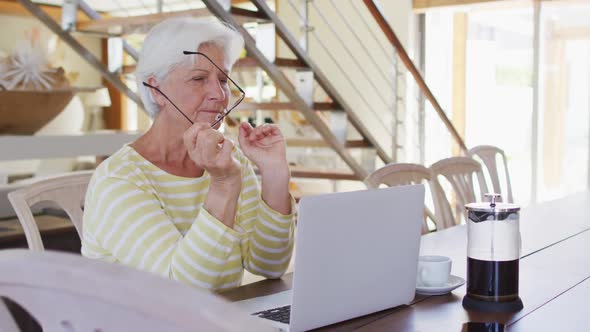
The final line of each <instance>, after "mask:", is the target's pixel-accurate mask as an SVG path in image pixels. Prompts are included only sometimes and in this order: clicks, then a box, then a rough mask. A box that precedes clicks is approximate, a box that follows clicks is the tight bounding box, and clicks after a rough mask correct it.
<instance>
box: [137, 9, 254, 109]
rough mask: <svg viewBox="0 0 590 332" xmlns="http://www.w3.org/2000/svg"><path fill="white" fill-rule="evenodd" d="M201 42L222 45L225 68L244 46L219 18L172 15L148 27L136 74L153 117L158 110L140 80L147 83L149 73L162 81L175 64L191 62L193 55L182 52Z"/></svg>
mask: <svg viewBox="0 0 590 332" xmlns="http://www.w3.org/2000/svg"><path fill="white" fill-rule="evenodd" d="M203 43H214V44H215V45H218V46H219V47H221V48H222V50H223V53H224V59H225V63H224V64H223V65H224V66H225V68H228V69H229V68H231V67H232V66H233V65H234V63H235V62H236V60H237V59H238V57H239V55H240V52H241V50H242V48H243V47H244V39H243V38H242V36H241V35H240V34H239V33H238V32H237V31H235V30H234V29H233V28H232V27H231V26H229V25H226V24H224V23H221V22H220V21H218V20H212V19H203V18H192V17H181V18H171V19H167V20H165V21H163V22H161V23H159V24H158V25H156V26H154V27H153V28H152V29H151V30H150V32H149V33H148V35H147V36H146V38H145V40H144V42H143V46H142V48H141V54H140V55H139V61H138V62H137V68H136V71H135V77H136V80H137V89H138V91H139V95H140V97H141V101H142V102H143V105H144V107H145V110H146V111H147V112H148V114H149V115H150V117H151V118H152V119H153V118H155V117H156V115H157V114H158V112H159V111H160V109H159V107H158V105H157V104H156V101H155V100H154V98H153V96H152V94H151V93H150V91H149V90H150V88H148V87H146V86H144V85H143V84H142V82H147V80H148V78H150V77H151V76H153V77H154V78H155V79H156V80H157V81H158V82H162V80H164V79H165V78H166V76H167V75H168V73H169V72H170V71H171V70H172V69H174V67H175V66H177V65H180V64H188V63H191V62H190V61H194V57H192V56H188V55H184V54H183V53H182V51H197V49H198V48H199V46H200V45H201V44H203Z"/></svg>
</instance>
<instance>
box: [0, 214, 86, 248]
mask: <svg viewBox="0 0 590 332" xmlns="http://www.w3.org/2000/svg"><path fill="white" fill-rule="evenodd" d="M35 221H36V222H37V226H38V227H39V232H40V233H41V238H42V239H43V245H44V246H45V249H50V250H59V251H68V252H74V253H80V245H81V244H80V238H79V237H78V233H77V232H76V229H75V228H74V225H73V224H72V222H71V221H70V220H69V219H68V218H67V217H64V216H62V215H59V214H41V215H36V216H35ZM10 248H28V245H27V239H26V238H25V233H24V231H23V229H22V227H21V225H20V223H19V221H18V219H16V218H10V219H0V249H10Z"/></svg>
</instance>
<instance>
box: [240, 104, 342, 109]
mask: <svg viewBox="0 0 590 332" xmlns="http://www.w3.org/2000/svg"><path fill="white" fill-rule="evenodd" d="M312 108H313V109H314V110H316V111H332V110H333V111H340V110H339V107H338V105H336V104H335V103H313V107H312ZM237 109H238V110H240V111H256V110H262V111H281V110H282V111H288V110H297V107H295V106H294V105H293V104H292V103H279V102H274V103H251V102H242V103H241V104H240V106H238V108H237Z"/></svg>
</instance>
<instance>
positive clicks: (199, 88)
mask: <svg viewBox="0 0 590 332" xmlns="http://www.w3.org/2000/svg"><path fill="white" fill-rule="evenodd" d="M198 51H199V52H201V53H204V54H206V55H207V56H208V57H209V58H210V59H211V60H212V61H213V62H215V64H216V65H217V66H219V67H220V68H222V69H224V70H225V72H226V74H229V68H224V62H225V61H224V60H225V57H224V54H223V50H222V49H221V48H220V47H218V46H216V45H214V44H202V45H201V46H200V47H199V49H198ZM185 56H186V57H194V64H189V65H181V66H177V67H176V68H174V69H173V70H172V71H170V73H169V74H168V76H167V77H166V78H165V79H164V81H163V82H162V84H161V86H160V89H161V90H162V91H163V92H164V93H166V95H167V96H168V97H169V98H170V99H171V100H172V101H173V102H174V103H175V104H176V106H178V108H180V110H181V111H183V112H184V113H185V114H186V115H187V116H188V117H189V119H191V120H192V121H193V122H208V123H213V122H215V120H216V118H215V117H216V116H217V115H218V114H223V111H224V109H225V108H227V104H228V101H229V98H228V96H229V93H230V91H229V85H228V83H229V82H228V79H227V77H225V76H224V75H223V74H222V73H221V72H220V71H219V70H218V69H217V68H215V66H214V65H213V64H212V63H211V62H210V61H209V60H207V59H206V58H205V57H203V56H201V55H196V54H195V55H185ZM160 97H161V96H160ZM158 103H160V105H162V106H163V107H164V109H162V110H163V111H168V112H174V114H173V116H174V117H176V118H178V119H179V121H185V122H186V123H187V125H188V121H186V119H184V117H183V116H182V114H179V113H178V111H177V110H176V109H175V108H174V106H172V105H170V103H169V102H168V101H166V100H162V98H160V100H159V101H158ZM218 126H219V125H217V127H218Z"/></svg>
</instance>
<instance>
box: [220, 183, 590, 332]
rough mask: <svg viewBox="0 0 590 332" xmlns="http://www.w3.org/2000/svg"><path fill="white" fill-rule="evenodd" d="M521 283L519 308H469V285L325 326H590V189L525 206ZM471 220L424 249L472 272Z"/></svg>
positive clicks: (280, 286)
mask: <svg viewBox="0 0 590 332" xmlns="http://www.w3.org/2000/svg"><path fill="white" fill-rule="evenodd" d="M520 222H521V234H522V254H521V261H520V290H519V294H520V297H521V298H522V300H523V302H524V309H523V310H521V311H520V312H518V313H515V314H487V313H481V312H467V311H466V310H464V309H463V306H462V304H461V301H462V299H463V296H464V295H465V290H466V289H465V286H462V287H460V288H458V289H456V290H454V291H453V292H452V293H451V294H448V295H443V296H422V295H417V296H416V298H415V299H414V301H413V302H412V303H411V304H410V305H409V306H402V307H398V308H393V309H389V310H385V311H381V312H378V313H374V314H371V315H367V316H363V317H360V318H356V319H352V320H349V321H346V322H342V323H338V324H334V325H331V326H328V327H324V328H322V329H320V330H322V331H455V332H456V331H461V330H462V327H463V324H464V323H466V322H499V323H502V324H505V325H506V327H507V330H510V331H540V330H543V331H553V330H557V329H558V328H559V330H565V331H587V330H588V327H587V326H586V325H587V324H583V322H582V320H583V319H584V318H586V316H588V315H589V314H590V309H589V308H588V306H587V304H586V301H587V299H588V298H590V193H581V194H576V195H572V196H569V197H566V198H563V199H560V200H556V201H552V202H547V203H543V204H540V205H536V206H530V207H527V208H526V209H523V211H522V212H521V218H520ZM466 249H467V237H466V227H465V226H464V225H462V226H456V227H453V228H450V229H447V230H444V231H440V232H435V233H431V234H427V235H424V236H423V237H422V241H421V248H420V252H421V254H423V255H427V254H438V255H445V256H449V257H451V258H452V260H453V268H452V274H454V275H457V276H461V277H463V278H465V275H466ZM290 287H291V275H286V276H285V277H283V278H282V279H281V280H264V281H260V282H257V283H254V284H250V285H246V286H242V287H239V288H236V289H233V290H231V291H228V292H225V293H223V294H222V296H224V297H225V298H227V299H229V300H231V301H237V300H243V299H248V298H253V297H257V296H263V295H269V294H273V293H277V292H280V291H284V290H288V289H290Z"/></svg>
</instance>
